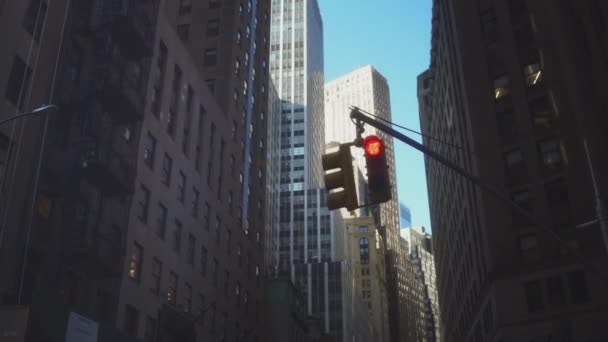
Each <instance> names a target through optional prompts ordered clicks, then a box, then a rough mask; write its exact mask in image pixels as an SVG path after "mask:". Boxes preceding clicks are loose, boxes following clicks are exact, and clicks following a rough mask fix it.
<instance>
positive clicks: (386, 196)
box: [363, 135, 391, 204]
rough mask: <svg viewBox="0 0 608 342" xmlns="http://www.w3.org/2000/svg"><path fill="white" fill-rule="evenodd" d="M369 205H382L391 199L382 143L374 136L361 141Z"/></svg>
mask: <svg viewBox="0 0 608 342" xmlns="http://www.w3.org/2000/svg"><path fill="white" fill-rule="evenodd" d="M363 149H364V150H365V165H366V166H367V189H368V202H369V204H376V203H383V202H386V201H388V200H390V199H391V183H390V180H389V177H388V166H387V165H386V151H385V145H384V141H382V139H380V138H379V137H378V136H376V135H369V136H367V137H365V139H364V140H363Z"/></svg>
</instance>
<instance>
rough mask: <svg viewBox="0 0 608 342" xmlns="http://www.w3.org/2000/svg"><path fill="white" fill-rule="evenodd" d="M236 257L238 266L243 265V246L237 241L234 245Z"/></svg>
mask: <svg viewBox="0 0 608 342" xmlns="http://www.w3.org/2000/svg"><path fill="white" fill-rule="evenodd" d="M236 257H237V261H238V265H239V267H242V266H243V246H242V245H241V244H240V243H239V244H237V245H236Z"/></svg>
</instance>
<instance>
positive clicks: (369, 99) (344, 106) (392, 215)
mask: <svg viewBox="0 0 608 342" xmlns="http://www.w3.org/2000/svg"><path fill="white" fill-rule="evenodd" d="M351 106H355V107H359V108H361V109H363V110H365V111H367V112H370V113H372V114H374V115H377V116H379V117H381V118H383V119H385V120H389V121H390V120H391V117H392V114H391V101H390V91H389V87H388V82H387V80H386V78H385V77H384V76H382V74H380V72H378V71H377V70H376V69H375V68H374V67H373V66H371V65H367V66H364V67H362V68H359V69H357V70H354V71H352V72H350V73H348V74H346V75H344V76H341V77H339V78H338V79H336V80H333V81H331V82H328V83H326V84H325V141H327V142H330V141H336V142H340V143H345V142H352V141H354V139H355V137H356V127H355V125H354V124H353V122H352V121H351V119H350V109H349V107H351ZM370 134H376V135H378V136H379V137H381V138H382V139H383V140H384V141H385V144H386V161H387V165H388V168H389V178H390V184H391V187H392V199H391V200H390V201H388V202H386V203H383V204H380V206H379V219H380V225H382V226H384V227H385V229H386V237H385V238H386V243H387V247H388V248H389V249H394V248H396V246H398V243H397V241H398V239H397V236H399V228H400V226H399V201H398V199H397V178H396V169H395V150H394V147H393V138H392V137H391V136H389V135H387V134H385V133H383V132H380V131H378V130H377V129H375V128H373V127H370V126H367V127H365V133H364V135H370ZM351 151H352V154H353V158H354V159H355V161H356V163H357V165H358V166H359V169H360V170H362V173H363V174H364V175H365V174H366V171H365V157H364V156H363V149H360V148H352V149H351ZM359 192H362V191H359ZM360 200H361V201H366V200H367V199H366V198H361V199H360Z"/></svg>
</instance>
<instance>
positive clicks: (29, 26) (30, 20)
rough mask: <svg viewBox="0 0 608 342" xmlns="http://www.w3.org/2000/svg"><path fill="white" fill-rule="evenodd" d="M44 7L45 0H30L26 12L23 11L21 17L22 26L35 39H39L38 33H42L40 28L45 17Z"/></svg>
mask: <svg viewBox="0 0 608 342" xmlns="http://www.w3.org/2000/svg"><path fill="white" fill-rule="evenodd" d="M46 9H47V4H46V1H42V0H31V1H30V5H29V6H28V8H27V12H25V17H24V18H23V28H25V30H26V31H27V32H28V33H29V34H31V35H32V36H34V39H35V40H36V41H40V35H41V34H42V28H43V27H44V19H45V18H46Z"/></svg>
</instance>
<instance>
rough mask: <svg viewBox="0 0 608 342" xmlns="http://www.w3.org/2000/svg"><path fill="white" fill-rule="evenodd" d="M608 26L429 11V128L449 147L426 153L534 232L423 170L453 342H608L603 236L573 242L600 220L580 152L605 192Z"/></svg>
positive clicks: (470, 9)
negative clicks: (461, 172)
mask: <svg viewBox="0 0 608 342" xmlns="http://www.w3.org/2000/svg"><path fill="white" fill-rule="evenodd" d="M607 13H608V4H606V3H605V2H602V1H545V0H543V1H523V0H518V1H515V0H513V1H505V0H493V1H489V0H486V1H472V0H466V1H458V2H453V1H444V0H435V1H434V2H433V21H432V25H433V28H432V41H431V62H430V68H429V70H427V71H425V72H424V73H422V74H421V75H420V76H419V78H418V95H419V105H420V118H421V126H422V131H423V133H424V134H425V135H427V136H428V137H440V138H441V140H442V141H445V142H447V143H449V144H451V145H447V144H444V143H442V142H439V141H436V140H432V139H430V138H428V137H427V138H425V139H424V144H425V145H426V146H427V147H428V148H429V149H431V150H433V151H436V152H437V153H440V154H442V155H443V156H445V157H446V158H447V159H449V160H451V161H452V162H454V163H456V164H457V165H459V166H460V167H462V168H464V169H465V170H467V171H468V172H470V173H471V174H473V175H475V176H477V177H479V178H480V179H481V180H482V181H484V182H486V183H488V184H490V185H491V186H493V187H494V188H496V189H497V190H498V191H499V192H500V193H502V194H504V195H505V196H506V197H507V198H510V199H511V200H512V201H513V202H515V203H517V204H518V205H519V206H520V207H522V208H524V210H525V211H527V212H529V213H530V214H531V216H532V217H533V219H534V221H536V222H532V220H530V219H528V218H527V217H526V215H523V214H522V213H521V212H520V211H517V210H516V209H514V207H513V206H510V205H509V204H507V203H505V202H504V201H501V200H499V199H497V197H495V196H493V195H492V194H491V193H489V192H487V191H482V190H480V189H479V188H477V187H475V186H473V185H472V184H471V183H470V182H468V181H465V180H464V179H463V178H462V177H460V176H458V175H457V174H456V173H455V172H452V171H450V170H449V169H447V168H446V167H444V166H441V165H440V164H439V163H438V162H436V161H433V160H431V159H429V158H426V172H427V181H428V185H429V202H430V207H431V223H432V226H433V251H434V258H435V263H436V269H437V287H438V293H439V303H440V309H441V312H440V317H441V320H442V324H441V329H442V331H441V336H442V339H443V340H444V341H446V342H450V341H458V342H461V341H510V340H541V341H542V340H573V341H583V340H590V341H601V340H605V339H606V338H607V337H608V333H607V332H606V329H605V328H604V327H603V322H605V320H606V317H607V316H608V312H607V310H606V307H607V304H608V295H607V293H606V291H605V287H606V271H605V270H606V265H607V263H608V260H607V258H606V249H605V246H604V244H603V243H602V242H603V241H602V234H601V232H600V227H599V225H598V224H597V223H595V224H591V225H589V226H587V227H586V228H584V229H577V228H576V227H577V226H578V225H580V224H582V223H586V222H589V220H590V219H592V218H594V217H596V211H595V196H594V186H593V185H594V184H593V182H592V179H591V177H590V168H589V164H588V162H587V156H586V148H585V141H586V142H587V146H588V151H589V154H590V157H591V158H590V159H591V161H592V165H593V169H594V170H595V174H596V175H597V186H598V190H599V193H605V192H606V186H607V183H606V181H605V179H604V178H605V177H604V175H606V174H607V173H606V170H607V167H608V162H607V161H606V159H605V158H602V157H601V153H602V151H605V150H606V147H607V146H608V138H607V136H606V134H605V132H606V130H607V129H608V121H607V119H606V115H605V112H606V108H608V102H607V98H606V96H603V95H602V94H604V93H605V91H606V87H607V85H606V83H605V82H604V81H603V79H605V77H606V76H608V69H607V68H606V64H605V61H606V56H607V50H606V46H607V41H606V39H607V35H606V34H605V30H606V22H608V15H607ZM455 146H458V147H455ZM455 294H457V295H455Z"/></svg>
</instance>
